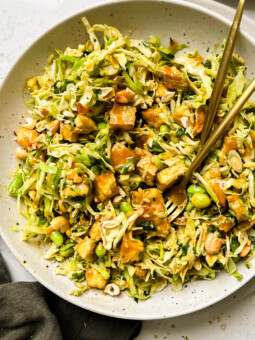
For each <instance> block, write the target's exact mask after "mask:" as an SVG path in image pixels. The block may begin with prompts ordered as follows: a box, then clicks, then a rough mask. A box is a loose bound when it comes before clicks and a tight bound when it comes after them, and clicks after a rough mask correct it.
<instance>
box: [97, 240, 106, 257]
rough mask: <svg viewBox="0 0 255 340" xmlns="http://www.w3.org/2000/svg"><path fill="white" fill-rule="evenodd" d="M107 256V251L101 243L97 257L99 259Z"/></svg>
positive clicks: (98, 246)
mask: <svg viewBox="0 0 255 340" xmlns="http://www.w3.org/2000/svg"><path fill="white" fill-rule="evenodd" d="M105 254H106V249H105V248H104V247H103V246H102V244H101V243H99V244H98V245H97V246H96V255H97V256H98V257H103V256H105Z"/></svg>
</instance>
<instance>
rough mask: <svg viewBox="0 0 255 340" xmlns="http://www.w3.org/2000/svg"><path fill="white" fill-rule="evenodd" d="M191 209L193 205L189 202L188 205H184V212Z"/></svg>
mask: <svg viewBox="0 0 255 340" xmlns="http://www.w3.org/2000/svg"><path fill="white" fill-rule="evenodd" d="M192 208H193V204H192V203H191V202H190V201H189V202H188V204H187V205H186V208H185V210H186V211H190V210H191V209H192Z"/></svg>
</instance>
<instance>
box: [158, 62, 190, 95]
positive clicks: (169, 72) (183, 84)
mask: <svg viewBox="0 0 255 340" xmlns="http://www.w3.org/2000/svg"><path fill="white" fill-rule="evenodd" d="M158 72H159V73H160V74H161V75H162V76H163V79H164V82H165V85H166V87H167V88H168V89H169V90H179V89H180V90H187V89H188V87H189V83H188V79H187V78H184V77H183V76H182V73H181V72H180V71H179V70H178V69H177V68H176V67H175V66H162V67H160V68H159V69H158Z"/></svg>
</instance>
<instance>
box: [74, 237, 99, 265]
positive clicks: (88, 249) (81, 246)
mask: <svg viewBox="0 0 255 340" xmlns="http://www.w3.org/2000/svg"><path fill="white" fill-rule="evenodd" d="M95 247H96V243H95V241H93V240H92V239H91V238H90V237H88V236H86V237H85V238H84V240H83V241H81V242H80V243H78V244H77V245H76V246H75V247H74V250H75V251H77V253H78V254H79V255H80V256H81V257H82V258H83V259H84V260H86V261H93V259H94V258H95V252H94V250H95Z"/></svg>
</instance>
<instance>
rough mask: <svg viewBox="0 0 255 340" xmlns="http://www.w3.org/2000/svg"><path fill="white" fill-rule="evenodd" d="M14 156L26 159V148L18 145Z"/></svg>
mask: <svg viewBox="0 0 255 340" xmlns="http://www.w3.org/2000/svg"><path fill="white" fill-rule="evenodd" d="M16 157H17V158H19V159H23V160H25V159H27V157H28V152H27V150H25V149H24V148H22V147H18V148H17V150H16Z"/></svg>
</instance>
